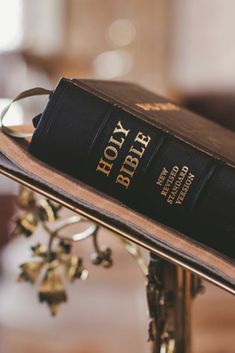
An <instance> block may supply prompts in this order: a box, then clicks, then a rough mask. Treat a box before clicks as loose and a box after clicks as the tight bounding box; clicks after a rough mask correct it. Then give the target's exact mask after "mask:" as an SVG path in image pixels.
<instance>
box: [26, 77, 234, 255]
mask: <svg viewBox="0 0 235 353" xmlns="http://www.w3.org/2000/svg"><path fill="white" fill-rule="evenodd" d="M55 92H59V93H60V94H55V95H54V96H52V97H51V102H49V104H48V107H47V108H46V109H45V110H44V113H43V115H42V119H41V121H40V123H39V126H38V128H37V129H36V132H35V134H34V137H33V140H32V143H31V146H30V150H31V152H32V153H33V154H34V155H36V156H37V157H38V158H40V159H42V160H44V161H46V162H47V163H49V164H51V165H53V166H54V167H56V168H58V169H60V170H62V171H63V172H66V173H69V174H70V175H72V176H74V177H76V178H78V179H80V180H83V181H84V182H86V183H87V184H89V185H91V186H93V187H95V188H96V189H98V190H100V191H103V192H104V193H106V194H107V195H110V196H112V197H114V198H116V199H118V200H119V201H121V202H123V203H124V204H126V205H128V206H129V207H131V208H133V209H135V210H138V211H140V212H142V213H143V214H144V215H146V216H149V217H151V218H153V219H155V220H157V221H160V222H162V223H164V224H166V225H168V226H171V227H174V228H175V229H178V230H180V231H182V232H184V233H185V234H187V235H188V236H190V237H192V238H194V239H197V240H199V241H200V242H202V243H204V244H207V245H209V246H211V247H213V248H215V249H217V250H220V251H221V252H223V253H224V254H226V255H228V256H230V257H233V258H234V244H235V220H234V215H233V210H234V208H235V170H234V168H232V167H231V166H229V165H226V164H225V163H224V162H222V161H220V160H218V159H216V158H214V157H213V156H211V155H209V154H207V153H205V152H203V151H201V150H199V149H197V148H195V147H193V146H191V145H190V144H188V143H187V142H184V141H182V140H180V139H179V138H177V137H175V136H173V135H172V134H169V133H168V132H166V131H163V130H162V129H160V128H158V127H155V126H153V125H152V124H150V123H148V122H146V121H144V120H142V119H140V118H139V117H137V116H135V115H134V114H131V113H130V112H127V111H126V110H125V109H122V107H121V105H115V104H113V103H110V102H108V101H106V100H103V99H102V98H100V97H99V96H98V95H96V93H91V92H87V91H86V90H83V89H81V88H78V87H77V86H76V85H74V84H72V83H71V82H67V81H63V82H62V83H61V84H60V85H59V87H58V88H57V89H56V91H55ZM58 97H59V98H58ZM52 107H55V108H53V109H54V111H53V109H52ZM55 110H56V111H55ZM221 235H222V236H221ZM225 236H226V237H227V238H226V239H225Z"/></svg>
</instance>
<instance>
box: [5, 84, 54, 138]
mask: <svg viewBox="0 0 235 353" xmlns="http://www.w3.org/2000/svg"><path fill="white" fill-rule="evenodd" d="M51 92H52V91H50V90H48V89H46V88H41V87H35V88H31V89H29V90H27V91H24V92H21V93H20V94H18V96H16V97H15V98H14V99H13V100H12V101H11V102H10V103H9V104H8V105H7V106H6V107H5V108H4V109H3V110H2V112H1V114H0V124H1V129H2V131H3V132H4V133H5V134H7V135H9V136H12V137H17V138H26V137H31V136H32V135H33V133H32V132H31V133H27V132H16V131H14V130H13V129H11V128H10V127H7V126H6V125H4V123H3V121H4V119H5V116H6V114H7V112H8V110H9V109H10V107H11V106H12V104H13V103H14V102H16V101H19V100H21V99H24V98H28V97H33V96H43V95H46V94H50V93H51Z"/></svg>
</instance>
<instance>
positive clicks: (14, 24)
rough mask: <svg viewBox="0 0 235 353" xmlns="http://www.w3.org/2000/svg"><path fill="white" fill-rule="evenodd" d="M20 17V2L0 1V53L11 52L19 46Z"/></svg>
mask: <svg viewBox="0 0 235 353" xmlns="http://www.w3.org/2000/svg"><path fill="white" fill-rule="evenodd" d="M21 16H22V0H7V1H0V51H8V50H13V49H16V48H17V47H18V46H19V45H20V44H21V40H22V35H23V33H22V25H21ZM9 19H10V20H9Z"/></svg>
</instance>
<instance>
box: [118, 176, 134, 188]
mask: <svg viewBox="0 0 235 353" xmlns="http://www.w3.org/2000/svg"><path fill="white" fill-rule="evenodd" d="M130 181H131V180H130V178H128V177H126V176H124V175H122V174H119V175H118V176H117V179H116V183H119V184H121V185H123V186H125V188H126V189H128V187H129V185H130Z"/></svg>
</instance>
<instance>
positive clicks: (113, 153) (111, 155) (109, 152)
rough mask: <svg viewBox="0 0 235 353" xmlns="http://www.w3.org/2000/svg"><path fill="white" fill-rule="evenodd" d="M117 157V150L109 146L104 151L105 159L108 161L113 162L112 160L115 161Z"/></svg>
mask: <svg viewBox="0 0 235 353" xmlns="http://www.w3.org/2000/svg"><path fill="white" fill-rule="evenodd" d="M117 155H118V151H117V149H116V148H115V147H113V146H111V145H109V146H107V147H106V148H105V150H104V156H105V158H106V159H108V160H110V161H113V160H114V159H116V158H117Z"/></svg>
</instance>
